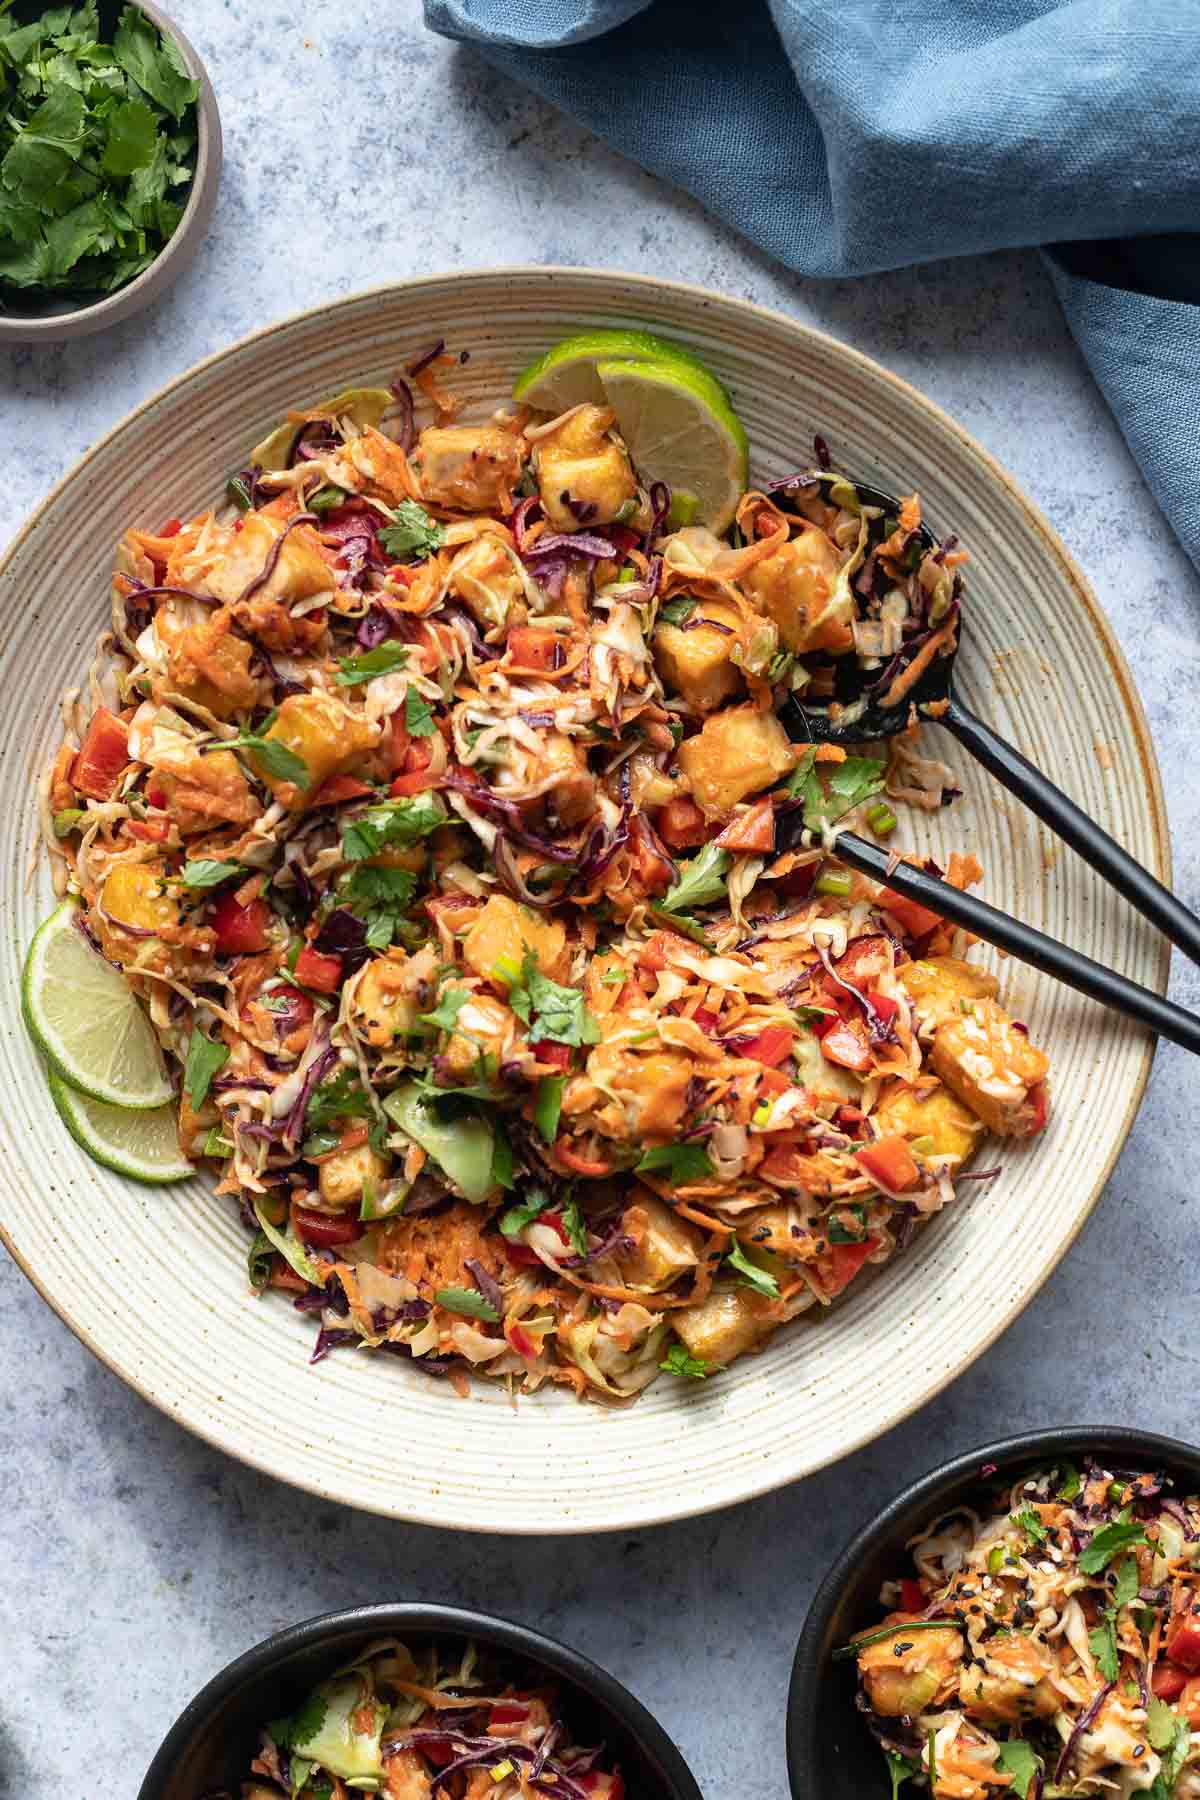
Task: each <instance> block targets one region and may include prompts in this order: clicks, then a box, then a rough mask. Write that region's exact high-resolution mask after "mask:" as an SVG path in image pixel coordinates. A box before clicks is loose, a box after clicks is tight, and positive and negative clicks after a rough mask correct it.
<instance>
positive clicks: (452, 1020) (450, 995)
mask: <svg viewBox="0 0 1200 1800" xmlns="http://www.w3.org/2000/svg"><path fill="white" fill-rule="evenodd" d="M470 998H471V996H470V994H469V993H468V991H467V989H466V988H463V987H449V986H447V987H444V988H443V989H442V991H441V993H440V994H439V995H438V1003H437V1005H436V1006H435V1007H434V1009H433V1011H432V1012H427V1013H422V1014H421V1015H420V1018H421V1023H422V1025H432V1026H433V1027H434V1029H435V1030H437V1031H453V1030H454V1029H455V1028H456V1026H457V1024H458V1015H459V1013H460V1012H461V1011H462V1009H463V1007H464V1006H465V1005H466V1004H467V1001H468V1000H469V999H470Z"/></svg>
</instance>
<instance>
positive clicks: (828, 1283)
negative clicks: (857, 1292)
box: [822, 1237, 879, 1295]
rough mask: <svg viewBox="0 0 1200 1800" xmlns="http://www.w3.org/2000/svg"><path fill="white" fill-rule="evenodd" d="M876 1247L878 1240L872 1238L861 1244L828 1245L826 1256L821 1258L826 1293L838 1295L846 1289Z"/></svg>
mask: <svg viewBox="0 0 1200 1800" xmlns="http://www.w3.org/2000/svg"><path fill="white" fill-rule="evenodd" d="M878 1247H879V1240H878V1238H873V1237H869V1238H867V1239H866V1240H865V1241H864V1242H863V1243H861V1244H830V1246H829V1251H828V1254H827V1255H826V1256H825V1257H823V1258H822V1262H823V1264H824V1269H825V1278H826V1280H825V1291H826V1293H828V1294H831V1295H832V1294H840V1293H841V1292H842V1290H843V1288H848V1287H849V1285H850V1283H851V1282H852V1281H853V1280H854V1277H855V1276H856V1275H857V1274H858V1271H859V1270H860V1269H861V1268H862V1266H863V1264H864V1263H865V1262H866V1260H867V1258H868V1256H870V1254H871V1252H872V1251H873V1250H876V1249H878Z"/></svg>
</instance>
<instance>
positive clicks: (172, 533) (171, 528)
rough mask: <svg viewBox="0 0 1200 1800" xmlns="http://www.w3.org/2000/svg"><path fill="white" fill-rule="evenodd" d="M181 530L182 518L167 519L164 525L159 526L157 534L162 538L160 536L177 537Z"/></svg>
mask: <svg viewBox="0 0 1200 1800" xmlns="http://www.w3.org/2000/svg"><path fill="white" fill-rule="evenodd" d="M182 530H183V520H182V519H168V520H167V522H166V524H165V525H162V526H160V527H159V532H158V535H159V537H160V538H162V537H178V536H179V533H180V532H181V531H182Z"/></svg>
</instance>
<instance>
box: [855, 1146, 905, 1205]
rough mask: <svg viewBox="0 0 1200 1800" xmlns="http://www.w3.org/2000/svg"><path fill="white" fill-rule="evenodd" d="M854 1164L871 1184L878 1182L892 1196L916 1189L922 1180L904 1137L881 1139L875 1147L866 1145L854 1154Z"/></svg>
mask: <svg viewBox="0 0 1200 1800" xmlns="http://www.w3.org/2000/svg"><path fill="white" fill-rule="evenodd" d="M855 1160H856V1161H857V1162H858V1163H859V1165H860V1167H861V1168H863V1169H865V1170H866V1172H867V1174H868V1175H869V1176H870V1177H871V1179H872V1181H878V1182H879V1183H880V1185H881V1186H882V1187H884V1188H886V1189H887V1190H889V1191H890V1192H892V1193H903V1192H904V1190H905V1189H906V1188H911V1187H916V1185H917V1183H918V1182H919V1181H920V1179H921V1171H920V1169H918V1167H917V1165H916V1162H915V1161H914V1160H913V1153H912V1151H911V1150H910V1149H909V1147H908V1145H907V1144H906V1143H905V1141H904V1139H903V1138H902V1137H882V1138H877V1139H876V1140H875V1142H874V1143H872V1144H864V1145H863V1147H862V1149H861V1150H857V1151H856V1152H855Z"/></svg>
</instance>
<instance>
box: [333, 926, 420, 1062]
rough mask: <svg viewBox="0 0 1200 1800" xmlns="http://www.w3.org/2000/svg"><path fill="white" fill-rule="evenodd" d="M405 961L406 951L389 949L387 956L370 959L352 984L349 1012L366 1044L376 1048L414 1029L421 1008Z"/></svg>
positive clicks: (381, 1047) (380, 1047)
mask: <svg viewBox="0 0 1200 1800" xmlns="http://www.w3.org/2000/svg"><path fill="white" fill-rule="evenodd" d="M408 962H409V959H408V956H407V954H406V953H405V951H403V950H398V949H393V950H389V951H388V952H387V955H386V956H377V957H375V958H374V959H373V960H372V961H371V962H369V963H368V964H367V965H366V967H365V968H364V970H363V972H362V974H361V975H360V976H359V978H358V980H357V982H356V983H355V986H354V990H353V994H352V997H351V1002H350V1010H351V1014H352V1016H353V1018H354V1022H355V1024H356V1026H357V1027H358V1029H359V1030H360V1031H361V1032H362V1034H363V1036H364V1037H365V1038H366V1040H367V1042H368V1044H372V1045H374V1047H375V1048H376V1049H377V1050H379V1049H383V1048H384V1047H385V1046H386V1045H388V1044H390V1043H391V1041H392V1039H393V1038H394V1037H396V1036H397V1035H398V1034H403V1035H405V1036H407V1035H408V1034H409V1033H410V1032H413V1031H416V1029H417V1015H418V1013H419V1012H420V1010H421V1009H420V1005H419V1004H418V1001H417V999H416V995H415V992H414V991H413V989H414V987H415V979H414V977H413V973H412V971H411V970H410V969H409V966H408Z"/></svg>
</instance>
